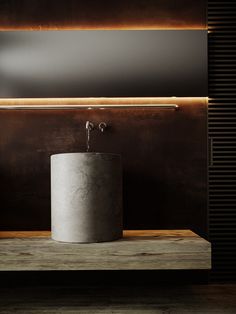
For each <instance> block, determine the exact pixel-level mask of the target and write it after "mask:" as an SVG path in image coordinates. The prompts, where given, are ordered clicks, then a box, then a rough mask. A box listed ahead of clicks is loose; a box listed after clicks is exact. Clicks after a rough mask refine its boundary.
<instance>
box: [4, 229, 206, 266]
mask: <svg viewBox="0 0 236 314" xmlns="http://www.w3.org/2000/svg"><path fill="white" fill-rule="evenodd" d="M210 268H211V245H210V243H209V242H208V241H206V240H205V239H203V238H201V237H200V236H198V235H197V234H195V233H193V232H192V231H190V230H125V231H124V233H123V238H122V239H120V240H117V241H113V242H103V243H89V244H85V243H83V244H75V243H62V242H55V241H53V240H52V239H51V238H50V232H49V231H1V232H0V271H15V270H17V271H24V270H132V269H133V270H142V269H145V270H152V269H153V270H154V269H156V270H164V269H166V270H168V269H169V270H171V269H175V270H178V269H192V270H193V269H210Z"/></svg>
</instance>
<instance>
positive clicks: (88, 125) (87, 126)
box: [85, 121, 94, 152]
mask: <svg viewBox="0 0 236 314" xmlns="http://www.w3.org/2000/svg"><path fill="white" fill-rule="evenodd" d="M85 129H86V151H87V152H88V151H89V148H90V145H89V141H90V132H91V131H92V130H93V129H94V124H93V123H92V122H90V121H86V124H85Z"/></svg>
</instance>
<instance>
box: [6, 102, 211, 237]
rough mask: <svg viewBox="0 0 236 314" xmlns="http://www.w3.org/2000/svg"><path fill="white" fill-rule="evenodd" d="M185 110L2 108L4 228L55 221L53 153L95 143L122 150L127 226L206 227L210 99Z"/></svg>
mask: <svg viewBox="0 0 236 314" xmlns="http://www.w3.org/2000/svg"><path fill="white" fill-rule="evenodd" d="M179 105H180V110H178V111H174V110H159V109H140V108H139V109H127V108H125V109H104V110H101V109H92V110H88V109H79V110H74V109H73V110H18V111H17V110H2V111H0V134H1V137H0V177H1V180H0V191H1V205H0V206H1V208H0V229H5V230H17V229H18V230H19V229H23V230H26V229H28V230H30V229H38V230H42V229H49V228H50V174H49V170H50V165H49V157H50V155H51V154H54V153H60V152H82V151H85V122H86V120H90V121H92V122H93V123H95V124H98V123H99V122H101V121H105V122H107V123H108V125H109V128H108V129H107V130H106V132H105V133H104V134H102V133H100V132H99V131H98V130H95V131H93V133H92V141H91V149H92V151H99V152H114V153H120V154H122V158H123V165H124V227H125V228H126V229H127V228H130V229H159V228H162V229H169V228H170V229H171V228H174V229H181V228H189V229H193V230H195V231H197V232H199V233H200V234H203V235H204V234H206V229H207V226H206V225H207V219H206V215H207V211H206V182H207V178H206V163H207V160H206V156H207V152H206V147H207V144H206V141H207V137H206V101H204V100H199V101H198V100H195V101H194V100H189V101H185V102H184V101H183V102H182V103H181V102H179Z"/></svg>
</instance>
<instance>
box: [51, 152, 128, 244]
mask: <svg viewBox="0 0 236 314" xmlns="http://www.w3.org/2000/svg"><path fill="white" fill-rule="evenodd" d="M51 218H52V239H54V240H56V241H62V242H77V243H83V242H84V243H88V242H104V241H113V240H116V239H119V238H121V237H122V166H121V157H120V155H116V154H108V153H65V154H56V155H52V156H51Z"/></svg>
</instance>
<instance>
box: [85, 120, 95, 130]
mask: <svg viewBox="0 0 236 314" xmlns="http://www.w3.org/2000/svg"><path fill="white" fill-rule="evenodd" d="M85 128H86V130H89V131H92V130H93V129H94V125H93V123H92V122H90V121H86V124H85Z"/></svg>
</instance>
